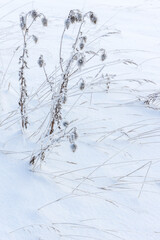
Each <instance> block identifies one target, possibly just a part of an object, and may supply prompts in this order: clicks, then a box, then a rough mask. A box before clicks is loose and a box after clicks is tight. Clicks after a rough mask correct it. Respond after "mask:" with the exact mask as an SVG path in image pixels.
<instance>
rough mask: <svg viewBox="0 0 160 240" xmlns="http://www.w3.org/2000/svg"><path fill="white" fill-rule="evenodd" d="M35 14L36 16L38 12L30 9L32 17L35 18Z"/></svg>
mask: <svg viewBox="0 0 160 240" xmlns="http://www.w3.org/2000/svg"><path fill="white" fill-rule="evenodd" d="M37 16H38V13H37V12H36V10H32V11H31V17H32V18H33V19H35V18H36V17H37Z"/></svg>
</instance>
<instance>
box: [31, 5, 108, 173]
mask: <svg viewBox="0 0 160 240" xmlns="http://www.w3.org/2000/svg"><path fill="white" fill-rule="evenodd" d="M87 18H89V19H90V22H91V23H93V24H96V23H97V17H96V16H95V14H94V13H93V12H87V13H85V14H84V15H83V14H82V13H81V12H80V11H79V10H77V9H76V10H71V11H70V12H69V15H68V18H67V19H66V21H65V26H64V30H63V32H62V36H61V40H60V48H59V64H60V70H61V75H60V79H59V87H58V88H57V89H56V91H54V90H53V89H52V88H51V90H53V91H52V99H51V100H52V105H51V109H50V120H49V124H48V127H47V130H46V132H45V134H44V139H43V140H42V144H41V146H42V148H41V149H40V150H39V151H38V153H36V154H33V155H32V157H31V160H30V164H32V165H34V169H35V167H36V166H35V165H37V163H38V162H40V163H41V162H42V161H44V159H45V157H46V152H48V151H49V150H50V149H51V148H52V147H53V144H54V143H56V142H57V141H59V140H61V141H62V138H64V137H67V138H68V140H69V142H70V144H71V150H72V151H73V152H75V151H76V149H77V145H76V144H75V141H76V140H77V138H78V134H77V130H76V128H74V129H73V128H72V129H71V130H70V131H69V132H68V131H66V128H67V127H68V124H67V125H66V124H63V123H62V122H63V121H64V117H63V114H62V109H63V105H64V104H65V103H66V101H67V94H68V83H69V80H70V77H71V76H72V75H74V73H75V72H77V71H78V70H81V68H82V67H83V65H85V63H87V62H89V61H90V60H91V59H92V58H93V57H95V56H97V55H98V53H99V52H101V53H103V54H104V53H105V50H104V49H100V50H99V51H98V52H97V53H95V54H93V52H91V54H92V56H91V57H89V59H86V52H85V43H86V41H87V37H86V36H84V35H83V32H82V26H83V24H84V23H85V22H86V19H87ZM75 23H77V24H79V25H78V29H77V34H76V36H75V40H74V43H73V45H72V48H71V56H70V58H69V59H68V60H67V61H64V59H63V57H62V46H63V41H64V35H65V32H66V31H67V30H68V29H69V28H70V26H71V25H72V24H75ZM101 59H102V58H101ZM43 66H44V65H43ZM76 66H77V67H76ZM75 67H76V70H75V69H74V68H75ZM43 70H44V72H45V68H44V69H43ZM45 75H46V72H45ZM46 80H47V82H49V81H48V77H47V75H46ZM49 83H50V82H49ZM84 87H85V84H84V83H83V86H82V87H81V89H79V90H80V91H82V90H83V89H84ZM56 130H57V131H58V132H57V131H56ZM57 135H58V138H57V137H56V136H57Z"/></svg>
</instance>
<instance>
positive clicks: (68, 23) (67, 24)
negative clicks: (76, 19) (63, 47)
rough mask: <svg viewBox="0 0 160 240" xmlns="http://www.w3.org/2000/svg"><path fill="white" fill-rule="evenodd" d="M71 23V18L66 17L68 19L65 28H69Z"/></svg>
mask: <svg viewBox="0 0 160 240" xmlns="http://www.w3.org/2000/svg"><path fill="white" fill-rule="evenodd" d="M70 23H71V21H70V19H69V18H67V19H66V21H65V23H64V25H65V28H66V29H68V28H69V26H70Z"/></svg>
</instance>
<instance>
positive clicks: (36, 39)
mask: <svg viewBox="0 0 160 240" xmlns="http://www.w3.org/2000/svg"><path fill="white" fill-rule="evenodd" d="M32 38H33V41H34V42H35V43H37V42H38V38H37V37H36V36H35V35H32Z"/></svg>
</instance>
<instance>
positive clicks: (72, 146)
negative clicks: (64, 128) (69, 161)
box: [71, 143, 77, 152]
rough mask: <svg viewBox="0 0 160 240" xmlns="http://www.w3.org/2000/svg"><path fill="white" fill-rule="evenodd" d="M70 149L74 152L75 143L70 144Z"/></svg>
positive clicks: (75, 148)
mask: <svg viewBox="0 0 160 240" xmlns="http://www.w3.org/2000/svg"><path fill="white" fill-rule="evenodd" d="M71 150H72V152H75V151H76V150H77V145H76V144H75V143H72V144H71Z"/></svg>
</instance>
